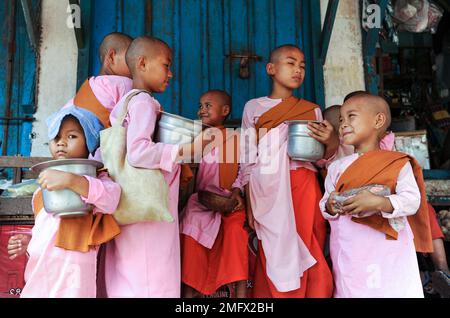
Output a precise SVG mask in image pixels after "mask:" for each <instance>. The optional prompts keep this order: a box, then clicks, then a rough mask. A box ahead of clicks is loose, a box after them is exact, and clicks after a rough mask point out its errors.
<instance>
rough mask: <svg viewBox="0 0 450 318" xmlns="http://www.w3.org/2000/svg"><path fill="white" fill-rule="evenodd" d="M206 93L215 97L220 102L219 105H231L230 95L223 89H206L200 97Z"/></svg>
mask: <svg viewBox="0 0 450 318" xmlns="http://www.w3.org/2000/svg"><path fill="white" fill-rule="evenodd" d="M206 95H208V96H213V97H214V98H216V100H217V101H218V102H219V103H220V105H228V106H230V107H231V97H230V95H228V93H227V92H225V91H224V90H221V89H211V90H209V91H207V92H206V93H205V94H203V95H202V97H204V96H206Z"/></svg>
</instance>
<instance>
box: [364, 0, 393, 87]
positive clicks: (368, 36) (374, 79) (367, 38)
mask: <svg viewBox="0 0 450 318" xmlns="http://www.w3.org/2000/svg"><path fill="white" fill-rule="evenodd" d="M377 4H378V5H379V7H380V21H383V20H384V18H385V16H386V7H387V4H388V0H378V1H377ZM360 6H361V8H363V5H362V1H360ZM361 10H362V9H361ZM379 32H380V28H371V29H369V30H367V31H365V30H364V29H362V40H363V41H362V42H363V60H364V75H365V82H366V90H367V91H368V92H370V93H371V94H374V95H378V85H379V79H378V75H377V72H376V69H375V65H374V58H375V52H376V44H377V42H378V40H379V35H378V34H379Z"/></svg>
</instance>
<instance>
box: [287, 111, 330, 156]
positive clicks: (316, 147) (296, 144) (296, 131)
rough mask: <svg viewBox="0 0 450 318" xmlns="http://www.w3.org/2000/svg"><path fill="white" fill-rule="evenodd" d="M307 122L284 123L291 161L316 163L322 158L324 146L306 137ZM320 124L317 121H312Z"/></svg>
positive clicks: (307, 131) (292, 121)
mask: <svg viewBox="0 0 450 318" xmlns="http://www.w3.org/2000/svg"><path fill="white" fill-rule="evenodd" d="M309 122H311V121H309V120H289V121H286V124H287V125H288V126H289V128H288V156H289V157H290V158H291V159H293V160H301V161H317V160H320V159H322V158H323V155H324V153H325V146H324V145H323V144H321V143H320V142H319V141H317V140H315V139H314V138H312V137H311V136H309V135H308V133H309V129H308V123H309ZM312 122H316V123H320V122H318V121H312Z"/></svg>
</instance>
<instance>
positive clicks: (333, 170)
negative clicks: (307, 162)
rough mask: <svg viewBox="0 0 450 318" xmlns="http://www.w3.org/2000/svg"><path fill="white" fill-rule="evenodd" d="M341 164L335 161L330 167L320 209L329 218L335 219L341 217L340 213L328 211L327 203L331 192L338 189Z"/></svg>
mask: <svg viewBox="0 0 450 318" xmlns="http://www.w3.org/2000/svg"><path fill="white" fill-rule="evenodd" d="M338 170H339V166H338V163H337V162H333V163H332V164H331V165H330V167H329V168H328V173H327V177H326V178H325V193H324V194H323V197H322V199H321V200H320V202H319V207H320V211H321V212H322V215H323V217H324V218H325V219H327V220H330V221H331V220H335V219H337V218H338V217H339V214H336V215H331V214H328V213H327V209H326V204H327V201H328V198H329V196H330V194H331V192H333V191H336V182H337V174H338Z"/></svg>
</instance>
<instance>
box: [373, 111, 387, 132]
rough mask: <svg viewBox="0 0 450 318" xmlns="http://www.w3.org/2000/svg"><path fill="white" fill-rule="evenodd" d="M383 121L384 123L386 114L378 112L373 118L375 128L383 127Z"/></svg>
mask: <svg viewBox="0 0 450 318" xmlns="http://www.w3.org/2000/svg"><path fill="white" fill-rule="evenodd" d="M385 123H386V114H384V113H378V114H377V117H376V118H375V128H376V129H380V128H382V127H384V124H385Z"/></svg>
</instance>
